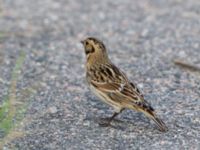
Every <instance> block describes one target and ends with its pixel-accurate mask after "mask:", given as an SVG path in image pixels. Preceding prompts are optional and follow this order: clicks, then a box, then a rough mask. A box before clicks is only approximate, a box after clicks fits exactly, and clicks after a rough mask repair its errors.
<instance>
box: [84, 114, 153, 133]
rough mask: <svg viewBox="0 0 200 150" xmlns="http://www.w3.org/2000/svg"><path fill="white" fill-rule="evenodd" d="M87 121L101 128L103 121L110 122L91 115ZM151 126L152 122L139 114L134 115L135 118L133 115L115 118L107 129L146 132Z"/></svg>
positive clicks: (87, 117) (106, 118)
mask: <svg viewBox="0 0 200 150" xmlns="http://www.w3.org/2000/svg"><path fill="white" fill-rule="evenodd" d="M119 118H120V119H119ZM85 120H89V121H94V122H95V123H96V124H99V126H100V127H103V126H102V125H100V123H101V122H102V120H108V117H98V116H97V115H94V114H90V115H87V116H86V118H85ZM141 124H142V125H141ZM149 125H150V121H148V120H147V119H144V116H142V114H140V113H137V114H134V116H132V115H131V117H129V116H124V115H122V116H118V118H114V119H113V120H112V121H111V123H110V124H109V126H106V127H108V128H113V129H117V130H121V131H125V130H130V128H134V129H135V128H137V129H140V130H145V129H146V127H147V126H149Z"/></svg>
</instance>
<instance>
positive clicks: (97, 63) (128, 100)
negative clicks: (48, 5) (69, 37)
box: [81, 37, 168, 132]
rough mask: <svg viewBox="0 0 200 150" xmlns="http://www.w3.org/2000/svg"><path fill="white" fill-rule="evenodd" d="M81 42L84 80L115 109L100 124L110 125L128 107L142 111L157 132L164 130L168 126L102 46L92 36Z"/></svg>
mask: <svg viewBox="0 0 200 150" xmlns="http://www.w3.org/2000/svg"><path fill="white" fill-rule="evenodd" d="M81 43H82V44H83V46H84V48H85V54H86V57H87V62H86V79H87V82H88V84H89V87H90V89H91V90H92V91H93V92H94V93H95V94H96V95H97V96H98V97H99V98H100V99H101V100H103V101H104V102H105V103H107V104H109V105H111V106H112V107H113V108H114V110H115V112H114V114H113V115H112V116H111V117H110V118H108V119H107V121H106V122H103V123H100V125H102V126H108V125H110V122H111V121H112V120H113V119H114V118H115V117H116V116H117V115H118V114H119V113H121V112H122V111H123V110H124V109H126V108H128V109H132V110H136V111H139V112H143V113H144V114H145V115H146V116H147V117H149V118H150V119H152V120H153V121H154V122H155V123H156V125H157V126H158V128H159V129H160V131H163V132H165V131H167V130H168V129H167V126H166V125H165V124H164V122H163V121H162V120H161V119H159V118H158V117H157V115H156V114H155V111H154V109H153V108H152V107H151V105H150V104H149V103H148V102H147V101H146V100H145V99H144V97H143V95H142V94H141V93H140V91H139V89H138V88H137V87H136V86H135V85H134V84H133V83H132V82H130V81H129V79H128V78H127V77H126V75H125V74H124V73H123V72H122V71H121V70H119V69H118V68H117V67H116V66H115V65H114V64H113V63H112V62H111V61H110V59H109V57H108V55H107V52H106V47H105V45H104V44H103V43H102V42H101V41H100V40H99V39H97V38H94V37H89V38H87V39H85V40H84V41H81Z"/></svg>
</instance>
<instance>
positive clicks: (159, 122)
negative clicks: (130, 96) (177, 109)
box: [141, 109, 168, 132]
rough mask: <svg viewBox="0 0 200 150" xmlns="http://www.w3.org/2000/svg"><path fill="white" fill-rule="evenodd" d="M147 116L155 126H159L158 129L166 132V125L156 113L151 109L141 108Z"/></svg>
mask: <svg viewBox="0 0 200 150" xmlns="http://www.w3.org/2000/svg"><path fill="white" fill-rule="evenodd" d="M141 111H142V112H143V113H144V114H145V115H146V116H147V117H149V118H150V119H152V120H153V121H154V122H155V124H156V126H157V127H158V128H159V130H160V131H162V132H166V131H168V128H167V126H166V125H165V123H164V122H163V121H162V120H161V119H159V118H158V117H157V116H156V114H155V113H154V111H151V110H143V109H142V110H141Z"/></svg>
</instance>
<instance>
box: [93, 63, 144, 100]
mask: <svg viewBox="0 0 200 150" xmlns="http://www.w3.org/2000/svg"><path fill="white" fill-rule="evenodd" d="M94 70H95V69H94ZM96 70H99V72H95V71H94V72H93V73H94V74H93V75H92V78H91V79H90V83H91V84H92V85H93V86H94V87H96V88H97V89H98V90H100V91H102V92H106V93H109V94H112V95H113V96H118V97H120V98H122V97H123V98H124V100H125V99H126V100H128V101H130V102H131V103H141V102H144V98H143V95H142V94H141V93H140V91H139V89H138V88H137V87H136V86H135V85H134V84H133V83H131V82H129V80H128V78H127V77H126V75H125V74H124V73H123V72H122V71H120V70H119V69H118V68H117V67H116V66H114V65H113V64H111V65H102V66H101V68H99V69H96ZM95 73H96V75H95Z"/></svg>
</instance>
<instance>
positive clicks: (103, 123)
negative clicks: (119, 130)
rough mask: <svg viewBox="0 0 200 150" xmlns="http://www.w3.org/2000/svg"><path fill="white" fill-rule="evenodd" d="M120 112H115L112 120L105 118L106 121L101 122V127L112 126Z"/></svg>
mask: <svg viewBox="0 0 200 150" xmlns="http://www.w3.org/2000/svg"><path fill="white" fill-rule="evenodd" d="M119 113H120V112H115V113H114V114H113V115H112V116H111V117H110V118H105V119H104V121H102V122H100V123H99V125H100V126H103V127H107V126H109V125H110V122H111V121H112V120H113V119H114V118H115V117H116V116H117V115H118V114H119Z"/></svg>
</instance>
